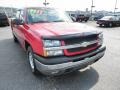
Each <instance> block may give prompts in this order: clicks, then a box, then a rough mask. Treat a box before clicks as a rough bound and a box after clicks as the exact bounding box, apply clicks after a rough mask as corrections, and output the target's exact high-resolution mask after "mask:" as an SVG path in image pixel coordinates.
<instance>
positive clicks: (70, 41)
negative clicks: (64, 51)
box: [64, 34, 98, 45]
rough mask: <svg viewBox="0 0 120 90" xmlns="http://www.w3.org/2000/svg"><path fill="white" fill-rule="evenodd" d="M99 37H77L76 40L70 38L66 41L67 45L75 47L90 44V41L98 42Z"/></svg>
mask: <svg viewBox="0 0 120 90" xmlns="http://www.w3.org/2000/svg"><path fill="white" fill-rule="evenodd" d="M97 38H98V37H97V35H96V34H95V35H89V36H81V37H75V38H69V39H65V40H64V42H65V45H74V44H80V43H83V42H90V41H94V40H97Z"/></svg>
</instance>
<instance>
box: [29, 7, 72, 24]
mask: <svg viewBox="0 0 120 90" xmlns="http://www.w3.org/2000/svg"><path fill="white" fill-rule="evenodd" d="M69 21H71V19H70V17H69V16H67V14H66V13H65V12H62V11H58V10H56V9H52V8H34V9H28V22H29V23H40V22H41V23H43V22H69Z"/></svg>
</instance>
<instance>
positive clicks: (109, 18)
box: [102, 16, 114, 20]
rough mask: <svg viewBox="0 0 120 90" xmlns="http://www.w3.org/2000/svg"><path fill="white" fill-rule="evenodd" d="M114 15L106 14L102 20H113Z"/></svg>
mask: <svg viewBox="0 0 120 90" xmlns="http://www.w3.org/2000/svg"><path fill="white" fill-rule="evenodd" d="M113 18H114V16H105V17H103V18H102V20H112V19H113Z"/></svg>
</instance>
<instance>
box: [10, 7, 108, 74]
mask: <svg viewBox="0 0 120 90" xmlns="http://www.w3.org/2000/svg"><path fill="white" fill-rule="evenodd" d="M11 28H12V33H13V37H14V41H15V42H19V43H20V44H21V46H22V47H23V49H24V50H25V51H26V52H27V56H28V61H29V63H30V67H31V70H32V72H33V73H34V74H36V73H37V72H38V71H39V72H41V73H42V74H45V75H61V74H63V73H69V72H73V71H76V70H80V69H83V68H85V67H87V66H88V65H91V64H93V63H95V62H96V61H98V60H99V59H100V58H101V57H103V55H104V53H105V50H106V47H105V46H104V45H103V34H102V32H100V31H96V29H94V28H92V27H89V26H86V25H84V24H80V23H75V22H72V20H71V19H70V17H69V16H67V14H66V13H65V12H63V11H60V10H57V9H54V8H48V7H29V8H23V9H20V10H18V11H17V14H16V17H15V19H13V20H12V21H11Z"/></svg>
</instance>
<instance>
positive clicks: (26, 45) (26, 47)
mask: <svg viewBox="0 0 120 90" xmlns="http://www.w3.org/2000/svg"><path fill="white" fill-rule="evenodd" d="M29 46H30V44H29V43H28V42H27V41H25V49H26V50H27V49H28V47H29Z"/></svg>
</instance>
